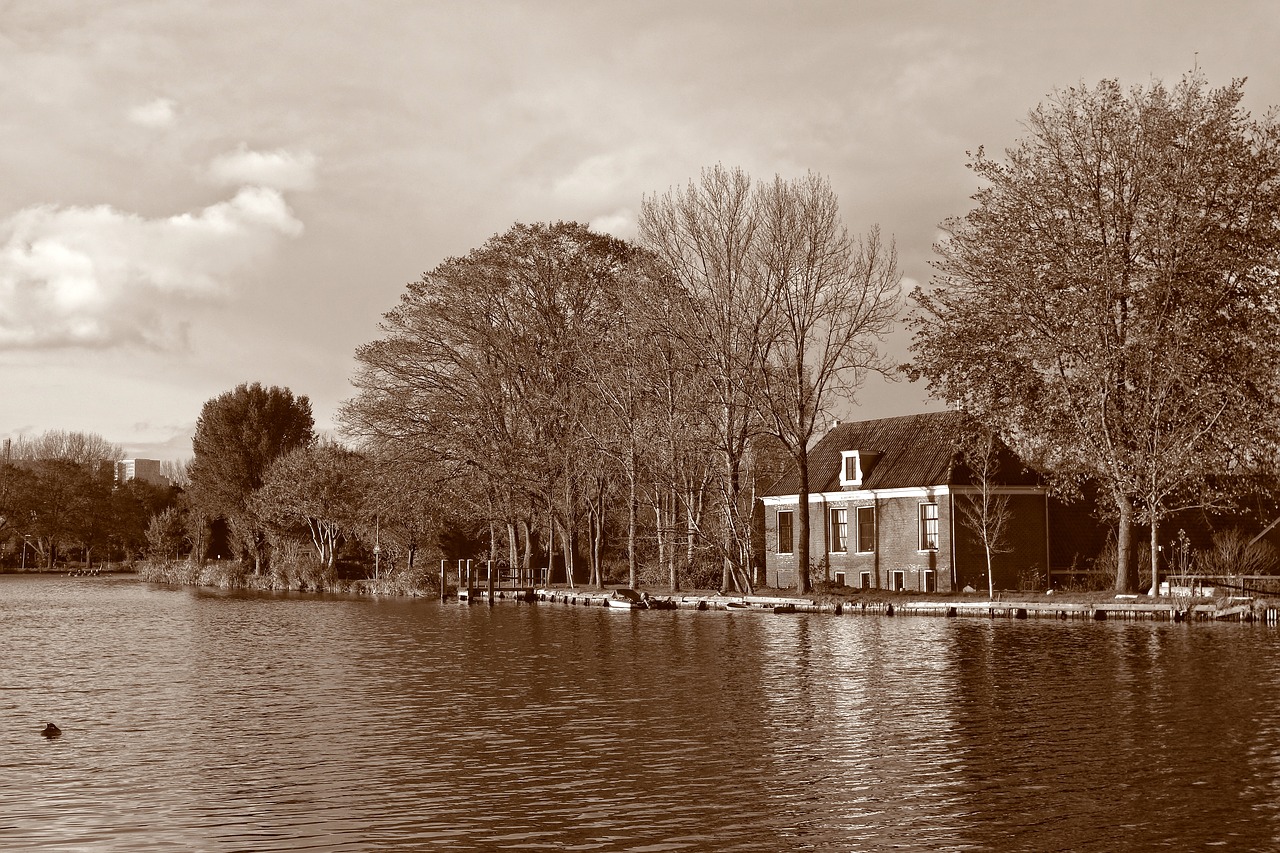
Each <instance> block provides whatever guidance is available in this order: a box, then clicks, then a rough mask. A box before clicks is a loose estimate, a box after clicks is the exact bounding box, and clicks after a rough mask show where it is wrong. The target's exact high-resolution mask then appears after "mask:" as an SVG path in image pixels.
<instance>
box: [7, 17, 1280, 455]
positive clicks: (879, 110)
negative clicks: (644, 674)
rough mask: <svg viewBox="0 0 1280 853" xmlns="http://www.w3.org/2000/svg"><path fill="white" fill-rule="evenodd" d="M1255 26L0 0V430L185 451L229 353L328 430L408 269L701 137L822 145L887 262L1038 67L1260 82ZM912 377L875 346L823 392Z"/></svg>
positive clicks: (925, 223) (668, 182)
mask: <svg viewBox="0 0 1280 853" xmlns="http://www.w3.org/2000/svg"><path fill="white" fill-rule="evenodd" d="M1277 36H1280V4H1275V3H1272V2H1262V1H1261V0H1260V2H1214V3H1209V2H1187V0H1178V2H1172V1H1171V0H1165V1H1164V2H1139V3H1125V2H1121V0H1106V2H1094V0H1083V2H1081V1H1080V0H1076V1H1075V2H1071V3H1047V2H1046V3H1039V2H1025V0H1019V2H936V3H924V2H912V0H891V2H862V0H830V2H803V0H801V1H800V2H797V0H787V2H781V0H780V1H779V2H755V0H727V2H699V0H676V2H641V1H640V0H635V2H611V1H610V0H596V2H576V0H574V1H573V2H570V0H563V2H561V0H540V2H500V1H499V0H467V1H466V2H399V1H398V0H383V2H377V0H364V2H327V0H275V2H271V3H262V2H257V0H254V1H253V2H239V0H210V2H158V1H157V0H139V2H130V0H113V2H59V0H35V1H34V2H26V0H0V151H2V152H3V154H2V155H0V156H2V157H3V163H4V180H3V184H2V185H0V438H3V437H17V436H20V435H35V434H38V433H41V432H44V431H46V430H68V431H82V432H91V433H97V434H99V435H101V436H103V437H104V438H106V439H107V440H109V441H111V442H114V443H117V444H119V445H121V446H122V448H123V449H124V450H125V452H126V454H127V455H130V456H142V457H149V458H158V459H183V458H187V457H189V456H190V455H191V435H192V432H193V430H194V427H195V422H196V418H197V417H198V416H199V414H200V409H201V407H202V406H203V404H204V403H205V401H207V400H209V399H211V398H213V397H216V396H218V395H219V394H221V393H223V392H226V391H229V390H231V389H233V388H235V387H236V386H237V385H239V384H240V383H243V382H261V383H262V384H264V385H279V386H284V387H288V388H289V389H291V390H292V391H293V393H294V394H295V395H306V396H307V397H308V398H309V399H310V400H311V404H312V408H313V412H314V414H315V419H316V427H317V430H318V431H321V432H324V433H332V434H337V433H336V431H337V429H338V425H337V423H336V420H335V417H336V414H337V410H338V407H339V406H340V404H341V403H342V401H343V400H346V399H348V398H350V397H351V396H352V395H353V393H354V389H353V387H352V386H351V384H350V378H351V376H352V374H353V372H354V366H355V360H354V353H355V350H356V348H357V347H359V346H360V345H361V344H363V343H366V342H368V341H371V340H375V339H377V338H378V337H379V336H380V332H379V327H378V324H379V321H380V319H381V316H382V314H383V313H384V312H386V311H388V310H390V309H391V308H392V307H394V306H395V304H396V303H397V300H398V298H399V296H400V294H401V293H402V292H403V291H404V289H405V285H406V284H407V283H408V282H410V281H413V280H415V279H417V278H419V277H420V276H421V275H422V273H424V272H426V271H428V270H431V269H433V268H434V267H435V266H437V265H438V264H439V263H441V262H442V261H443V260H445V259H446V258H449V257H454V256H459V255H464V254H466V253H467V252H469V251H470V250H471V249H473V248H475V247H478V246H480V245H481V244H482V243H484V241H486V240H487V239H489V238H490V237H492V236H493V235H495V234H499V233H501V232H503V231H506V230H507V229H508V228H509V227H510V226H511V225H512V224H514V223H516V222H541V221H545V222H551V221H556V220H576V221H579V222H586V223H589V224H590V225H591V226H592V227H594V228H596V229H598V230H603V231H608V232H610V233H613V234H615V235H617V236H619V237H624V238H631V237H634V236H635V220H636V214H637V211H638V210H639V208H640V205H641V203H642V200H643V199H644V197H645V196H646V195H653V194H655V193H662V192H666V191H667V190H669V189H671V188H672V187H675V186H681V185H684V184H687V183H688V182H689V181H690V180H691V179H695V178H697V176H698V175H699V173H700V171H701V170H702V169H703V168H705V167H709V166H712V165H715V164H717V163H720V164H724V165H726V166H730V167H733V166H739V167H742V168H743V169H745V170H746V171H747V172H748V173H750V174H751V175H752V176H753V177H755V178H756V179H770V178H772V177H773V176H774V175H775V174H778V175H782V176H783V177H795V176H798V175H802V174H804V173H805V172H806V171H815V172H818V173H821V174H823V175H825V176H826V177H827V178H828V179H829V180H830V181H831V184H832V186H833V188H834V190H835V191H836V193H837V195H838V196H839V198H840V203H841V211H842V213H843V215H844V218H845V221H846V223H847V224H848V226H849V228H850V230H851V231H852V232H853V233H855V234H857V233H862V232H865V231H866V230H867V229H868V228H870V227H871V226H873V225H877V224H878V225H879V226H880V228H881V231H882V233H883V234H884V235H886V236H892V237H893V239H894V240H895V242H896V245H897V249H898V254H899V261H900V266H901V269H902V272H903V276H904V278H903V288H904V292H909V291H910V289H911V288H912V287H913V286H915V284H917V283H924V282H928V281H929V279H930V276H931V275H932V267H931V259H932V258H933V251H932V244H933V242H934V240H935V239H936V238H937V236H938V226H939V223H941V222H942V221H943V220H945V219H946V218H947V217H949V216H956V215H963V214H964V213H965V212H966V211H967V210H968V209H969V207H970V205H971V199H970V196H971V194H972V193H973V192H974V191H975V189H976V188H977V184H976V181H975V179H974V177H973V175H972V174H971V173H970V172H969V171H968V170H967V169H966V167H965V164H966V162H967V158H966V152H968V151H974V150H976V149H977V148H978V147H979V146H985V147H986V149H987V150H988V151H989V152H991V151H994V152H999V151H1003V150H1004V149H1006V148H1007V147H1009V146H1011V145H1012V144H1013V143H1014V142H1015V141H1016V140H1017V139H1018V138H1019V136H1020V135H1021V134H1022V133H1023V132H1024V129H1023V126H1022V124H1021V122H1022V121H1023V119H1024V118H1025V116H1026V115H1027V113H1028V111H1030V110H1031V109H1032V108H1034V107H1035V106H1036V105H1037V104H1039V103H1041V102H1042V101H1044V100H1045V99H1046V98H1047V97H1048V96H1049V95H1050V93H1051V92H1052V91H1053V90H1054V89H1055V88H1066V87H1069V86H1073V85H1080V84H1085V85H1089V86H1092V85H1094V84H1096V83H1097V82H1098V81H1099V80H1101V79H1107V78H1114V79H1118V80H1120V81H1121V83H1122V84H1124V85H1126V86H1130V85H1145V84H1149V83H1150V82H1151V81H1152V80H1156V79H1160V80H1165V81H1167V82H1169V83H1173V82H1174V81H1176V80H1177V79H1178V78H1180V77H1181V76H1182V75H1183V74H1184V73H1185V72H1187V71H1189V70H1190V69H1192V68H1194V67H1198V68H1199V69H1200V70H1201V71H1202V72H1203V73H1204V74H1205V76H1206V77H1207V79H1208V80H1209V82H1210V83H1211V84H1213V85H1215V86H1217V85H1224V84H1226V83H1228V82H1229V81H1230V80H1231V79H1233V78H1238V77H1247V78H1248V83H1247V84H1246V86H1245V93H1246V96H1245V106H1246V107H1247V108H1248V109H1250V110H1251V111H1253V112H1255V113H1262V112H1265V111H1266V110H1267V109H1268V107H1269V106H1271V105H1273V104H1280V51H1277V50H1276V49H1275V44H1276V39H1277ZM909 343H910V337H909V334H908V333H907V331H906V330H905V329H904V328H903V327H902V325H901V324H899V327H898V328H897V330H896V331H895V332H894V333H893V334H892V335H890V337H889V338H888V339H887V340H886V342H885V347H886V350H887V352H888V353H889V354H890V355H891V356H892V357H893V358H894V359H895V361H899V362H900V361H905V360H906V359H907V358H908V357H909V349H908V347H909ZM937 407H938V404H937V403H934V402H931V401H929V400H928V398H927V394H926V392H925V389H924V388H923V387H922V386H920V385H912V384H910V383H907V382H903V381H898V382H889V381H885V380H881V379H879V378H873V379H871V380H870V381H868V382H867V384H866V385H865V386H864V387H863V388H862V390H861V392H860V393H859V395H858V399H857V401H856V403H855V404H853V405H851V406H847V407H845V411H844V412H842V415H843V417H845V419H861V418H874V417H886V416H891V415H899V414H910V413H914V412H919V411H925V410H927V409H930V408H937Z"/></svg>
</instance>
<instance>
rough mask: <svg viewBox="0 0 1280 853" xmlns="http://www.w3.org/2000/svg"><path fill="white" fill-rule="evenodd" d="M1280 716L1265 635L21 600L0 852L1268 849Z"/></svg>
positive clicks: (1217, 628) (100, 597) (146, 595)
mask: <svg viewBox="0 0 1280 853" xmlns="http://www.w3.org/2000/svg"><path fill="white" fill-rule="evenodd" d="M1278 688H1280V633H1278V632H1277V630H1276V629H1275V628H1267V627H1263V626H1248V625H1212V624H1190V625H1182V624H1171V623H1163V622H1150V623H1148V622H1069V623H1067V622H1057V621H1038V620H1027V621H1014V620H996V621H988V620H985V619H942V618H927V617H911V618H890V617H864V616H833V615H830V614H772V613H733V612H723V611H720V612H715V611H712V612H696V611H673V612H672V611H663V612H642V613H630V612H626V611H617V610H610V609H607V608H584V607H574V606H568V605H560V604H538V605H529V604H515V603H501V604H498V605H496V606H487V605H483V604H476V605H471V606H466V605H459V604H456V603H447V604H443V605H442V604H440V603H437V602H432V601H419V600H409V599H394V598H392V599H372V598H355V597H342V596H307V595H288V594H281V595H267V594H250V593H230V592H218V591H210V590H197V589H190V588H171V587H164V586H155V585H148V584H144V583H141V582H138V581H137V580H135V579H133V578H128V577H100V578H67V577H33V576H12V575H10V576H0V849H3V850H57V851H86V850H92V851H97V850H120V851H148V850H156V851H160V850H164V851H171V850H193V851H206V850H207V851H259V850H312V851H363V850H599V851H637V852H638V851H669V850H671V851H674V850H690V851H693V850H699V851H700V850H707V851H729V850H742V851H781V850H821V851H847V850H858V851H876V850H965V851H977V850H992V851H1005V850H1063V851H1067V850H1070V851H1081V850H1098V851H1102V850H1119V849H1129V850H1153V849H1171V850H1187V849H1204V848H1206V847H1216V846H1221V847H1224V848H1225V849H1228V850H1276V849H1280V689H1278ZM47 720H51V721H53V722H55V723H57V725H58V726H60V727H61V729H62V731H63V734H62V736H61V737H58V738H55V739H51V740H46V739H44V738H43V737H41V736H40V729H41V727H42V726H43V725H44V723H45V721H47Z"/></svg>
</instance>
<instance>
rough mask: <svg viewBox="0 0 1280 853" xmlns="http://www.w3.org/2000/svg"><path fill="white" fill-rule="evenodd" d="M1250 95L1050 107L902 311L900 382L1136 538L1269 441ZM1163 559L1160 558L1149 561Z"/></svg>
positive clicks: (1268, 335)
mask: <svg viewBox="0 0 1280 853" xmlns="http://www.w3.org/2000/svg"><path fill="white" fill-rule="evenodd" d="M1243 87H1244V84H1243V81H1240V80H1237V81H1233V82H1232V83H1231V84H1230V85H1228V86H1225V87H1223V88H1219V89H1210V88H1209V87H1208V86H1207V84H1206V82H1205V80H1204V79H1203V78H1202V77H1200V76H1199V75H1197V74H1190V75H1187V76H1185V77H1184V78H1183V79H1182V80H1181V82H1180V83H1179V84H1178V85H1177V86H1175V87H1174V88H1173V89H1172V90H1170V89H1167V88H1166V87H1165V86H1164V85H1163V84H1162V83H1159V82H1155V83H1152V84H1151V85H1150V86H1148V87H1146V88H1142V87H1138V88H1134V89H1131V90H1129V91H1128V92H1125V91H1124V90H1123V89H1122V88H1121V87H1120V85H1119V84H1118V83H1117V82H1115V81H1110V80H1109V81H1103V82H1102V83H1100V84H1098V85H1097V86H1096V87H1094V88H1092V89H1089V88H1085V87H1080V88H1071V89H1067V90H1065V91H1059V92H1055V93H1054V95H1053V96H1052V97H1051V98H1050V99H1049V101H1048V102H1047V103H1044V104H1042V105H1040V106H1039V107H1037V108H1036V109H1035V110H1033V111H1032V112H1031V114H1030V116H1029V118H1028V120H1027V124H1026V127H1027V131H1028V133H1027V135H1026V136H1025V137H1024V138H1022V139H1021V140H1019V141H1018V142H1017V143H1016V144H1015V145H1014V147H1013V148H1011V149H1009V150H1008V151H1007V152H1006V154H1005V157H1004V160H1003V161H998V160H995V159H993V158H991V157H988V156H987V155H986V154H985V153H984V152H983V151H982V150H981V149H979V151H978V153H977V155H976V156H974V157H973V158H972V160H971V162H970V168H971V169H972V170H973V171H974V172H975V173H976V174H977V175H978V176H979V177H980V178H981V179H982V180H983V183H984V186H983V187H982V189H980V190H979V191H978V192H977V193H976V194H975V195H974V200H975V201H976V202H977V204H976V206H975V207H974V209H973V210H971V211H970V212H969V213H968V214H967V215H966V216H964V217H963V218H959V219H954V220H950V221H948V222H947V223H945V225H944V229H945V232H946V237H945V238H944V239H943V240H942V241H941V242H940V243H939V245H938V247H937V248H938V252H939V254H940V260H939V261H938V262H937V267H938V271H939V273H938V276H937V277H936V280H935V286H934V287H933V288H932V289H924V288H919V289H917V290H916V291H915V293H914V298H915V300H916V303H917V305H918V311H917V312H916V314H915V317H914V320H913V323H914V327H915V332H916V336H915V343H914V346H913V349H914V353H915V359H914V362H913V370H914V372H915V373H916V375H918V376H922V377H924V378H925V379H927V380H928V382H929V384H930V388H931V390H932V391H933V392H934V393H935V394H936V395H938V396H940V397H942V398H943V399H946V400H948V401H950V402H952V403H955V404H958V405H961V406H962V407H963V408H964V409H965V410H967V411H969V412H971V413H972V414H974V415H975V416H976V417H978V418H979V419H981V420H982V421H983V422H984V423H986V424H987V425H988V426H990V427H991V428H992V429H994V430H996V431H997V432H998V433H999V434H1000V436H1001V438H1003V439H1004V440H1005V441H1006V442H1007V443H1008V444H1010V445H1011V446H1012V447H1014V449H1015V450H1017V451H1018V452H1019V454H1020V455H1021V456H1022V457H1023V458H1025V459H1031V460H1038V462H1039V464H1041V465H1043V466H1045V467H1046V468H1047V469H1048V470H1049V471H1051V472H1052V473H1054V474H1055V475H1057V476H1058V477H1060V478H1071V477H1087V478H1091V479H1094V480H1096V481H1097V482H1098V483H1099V484H1100V486H1101V488H1102V490H1103V492H1104V493H1105V494H1107V495H1109V497H1110V501H1111V506H1112V508H1113V510H1114V513H1115V516H1116V518H1117V520H1118V524H1119V529H1118V548H1117V551H1118V555H1119V556H1118V560H1117V562H1118V566H1117V572H1116V588H1117V589H1118V590H1120V591H1123V592H1134V591H1136V587H1137V583H1138V572H1137V566H1136V565H1134V564H1133V561H1132V560H1131V551H1132V529H1133V527H1134V525H1135V524H1136V523H1138V522H1141V521H1146V522H1148V523H1149V524H1150V525H1151V528H1152V530H1151V535H1152V543H1153V545H1155V544H1157V541H1158V539H1157V537H1158V525H1159V523H1160V521H1161V519H1162V518H1164V517H1165V516H1166V515H1167V514H1168V513H1169V512H1170V511H1172V510H1173V509H1176V508H1178V507H1185V506H1190V505H1197V504H1205V503H1210V502H1213V501H1214V500H1216V499H1217V498H1218V497H1219V495H1218V494H1216V493H1215V488H1216V487H1217V486H1218V485H1220V483H1221V481H1222V475H1224V474H1226V473H1227V471H1228V470H1229V469H1231V468H1232V467H1236V466H1239V465H1241V464H1242V463H1245V462H1247V461H1248V460H1249V459H1250V458H1251V457H1256V456H1259V455H1265V451H1260V450H1258V449H1257V448H1258V444H1259V442H1260V441H1268V442H1270V441H1273V440H1274V437H1275V432H1276V415H1275V413H1276V410H1277V409H1276V401H1277V399H1278V395H1277V393H1276V378H1275V371H1274V369H1273V367H1272V365H1274V363H1275V360H1276V355H1277V352H1278V351H1280V341H1277V336H1278V335H1280V324H1277V322H1276V317H1277V314H1278V312H1280V299H1278V297H1280V288H1277V287H1276V280H1275V277H1276V271H1277V270H1280V127H1278V125H1277V121H1276V118H1275V115H1274V114H1271V113H1269V114H1268V115H1267V116H1265V117H1264V118H1261V119H1255V118H1253V117H1252V116H1250V115H1249V114H1248V113H1247V112H1246V111H1245V110H1243V109H1242V108H1241V106H1240V100H1241V98H1242V96H1243V93H1244V88H1243ZM1157 554H1158V548H1155V547H1153V548H1152V560H1153V562H1154V561H1155V560H1156V559H1157Z"/></svg>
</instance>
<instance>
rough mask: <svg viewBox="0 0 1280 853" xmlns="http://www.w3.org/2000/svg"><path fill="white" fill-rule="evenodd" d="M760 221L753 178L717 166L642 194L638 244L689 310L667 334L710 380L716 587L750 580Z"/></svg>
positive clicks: (765, 306) (766, 330)
mask: <svg viewBox="0 0 1280 853" xmlns="http://www.w3.org/2000/svg"><path fill="white" fill-rule="evenodd" d="M757 225H758V217H757V215H756V201H755V197H754V195H753V194H752V189H751V178H750V176H748V175H747V174H746V173H745V172H744V171H742V170H741V169H726V168H725V167H723V166H720V165H717V166H714V167H712V168H709V169H704V170H703V171H702V176H701V178H700V180H699V181H698V182H697V183H695V182H693V181H690V182H689V184H688V185H687V186H686V187H682V188H678V189H672V190H670V191H668V192H666V193H664V194H662V195H656V194H655V195H653V196H648V197H646V198H645V199H644V200H643V202H642V204H641V209H640V217H639V231H640V241H641V244H642V245H643V246H644V247H645V248H646V249H648V250H649V251H650V252H652V253H653V255H654V257H655V258H656V259H657V262H658V264H659V266H660V269H661V271H662V274H663V275H665V276H668V277H669V278H670V279H671V280H673V281H674V282H676V283H678V284H679V285H680V286H681V288H683V290H684V291H685V293H686V294H687V295H688V298H689V299H690V300H691V301H692V302H693V303H694V306H695V307H694V310H692V311H688V312H685V313H684V316H683V319H684V322H685V325H684V326H683V327H682V328H679V329H674V330H673V334H675V335H677V336H678V340H679V341H680V343H681V346H682V349H683V353H684V358H686V359H687V360H688V361H689V362H690V363H696V364H697V365H698V368H699V370H700V371H701V372H702V373H703V375H704V376H705V377H706V379H707V382H706V386H705V387H706V389H707V392H708V399H706V400H704V401H703V406H704V407H706V408H708V409H710V410H712V411H713V413H714V423H715V443H716V453H717V455H718V456H719V457H720V465H719V474H718V476H717V478H716V481H715V482H716V490H717V492H718V497H719V501H720V504H719V506H720V509H721V513H722V515H721V520H722V531H721V536H720V542H719V544H720V551H721V557H722V561H723V579H722V586H723V587H725V588H728V587H730V586H732V587H736V588H738V589H741V590H744V591H750V590H751V587H752V583H751V578H750V576H749V566H750V558H751V529H750V528H751V506H750V490H749V489H746V488H744V485H745V482H746V477H745V472H744V470H743V466H744V464H745V462H746V459H747V455H748V452H749V449H750V443H751V437H752V435H753V434H755V433H756V432H757V431H758V430H759V422H758V419H757V418H756V417H755V410H754V408H753V405H752V403H753V398H754V395H755V394H756V393H757V391H758V387H757V385H756V383H755V381H754V380H755V378H756V376H757V372H756V371H755V370H754V369H753V368H754V365H756V364H758V363H760V362H761V361H763V360H765V359H766V358H767V352H768V349H769V347H770V346H771V344H772V340H773V338H772V334H773V329H772V327H771V325H770V324H771V320H772V310H773V306H772V300H773V296H774V294H773V293H772V292H771V291H770V289H769V284H770V283H769V281H768V280H766V279H765V278H764V277H762V276H761V275H760V274H759V273H760V271H759V269H758V268H757V266H756V257H755V255H754V247H755V240H756V228H757Z"/></svg>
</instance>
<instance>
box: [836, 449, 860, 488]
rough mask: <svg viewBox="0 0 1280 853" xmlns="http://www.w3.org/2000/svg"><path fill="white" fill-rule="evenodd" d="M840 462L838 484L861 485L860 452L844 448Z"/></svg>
mask: <svg viewBox="0 0 1280 853" xmlns="http://www.w3.org/2000/svg"><path fill="white" fill-rule="evenodd" d="M842 457H843V458H842V459H841V463H840V485H842V486H861V485H862V454H861V453H860V452H858V451H857V450H845V451H843V453H842Z"/></svg>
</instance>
